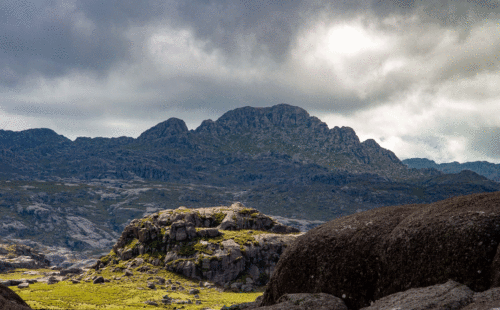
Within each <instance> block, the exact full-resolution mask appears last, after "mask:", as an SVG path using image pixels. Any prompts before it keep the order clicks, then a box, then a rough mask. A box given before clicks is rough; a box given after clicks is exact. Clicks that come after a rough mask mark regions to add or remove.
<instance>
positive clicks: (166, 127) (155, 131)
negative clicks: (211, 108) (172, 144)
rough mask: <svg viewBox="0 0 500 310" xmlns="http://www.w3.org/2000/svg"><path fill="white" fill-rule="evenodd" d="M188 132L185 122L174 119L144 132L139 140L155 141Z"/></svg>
mask: <svg viewBox="0 0 500 310" xmlns="http://www.w3.org/2000/svg"><path fill="white" fill-rule="evenodd" d="M188 131H189V130H188V128H187V126H186V123H185V122H184V121H183V120H181V119H178V118H175V117H172V118H169V119H168V120H166V121H164V122H161V123H159V124H158V125H156V126H154V127H152V128H150V129H148V130H146V131H145V132H143V133H142V134H141V135H140V136H139V138H138V140H143V141H144V140H155V139H159V138H164V137H170V136H176V135H180V134H184V133H187V132H188Z"/></svg>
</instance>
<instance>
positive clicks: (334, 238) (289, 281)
mask: <svg viewBox="0 0 500 310" xmlns="http://www.w3.org/2000/svg"><path fill="white" fill-rule="evenodd" d="M499 242H500V192H494V193H486V194H473V195H468V196H460V197H454V198H450V199H446V200H443V201H438V202H435V203H430V204H413V205H402V206H391V207H383V208H377V209H373V210H369V211H365V212H361V213H357V214H354V215H350V216H346V217H342V218H338V219H335V220H333V221H330V222H328V223H325V224H323V225H321V226H319V227H316V228H313V229H312V230H310V231H308V232H307V233H305V234H304V235H302V236H299V237H297V239H296V240H295V242H294V243H292V245H291V246H289V247H288V248H287V249H286V250H285V252H284V253H283V254H282V255H281V257H280V260H279V262H278V264H277V265H276V268H275V270H274V273H273V274H272V277H271V279H270V281H269V283H268V287H267V289H266V291H265V293H264V296H263V298H262V301H261V302H260V303H259V306H261V307H262V309H285V308H286V305H285V308H280V307H279V305H280V304H282V303H283V302H285V303H286V302H290V301H287V300H292V299H293V298H292V299H290V298H291V297H290V296H292V295H294V294H298V293H301V294H306V295H307V296H309V298H312V297H311V296H314V295H316V294H319V293H323V294H328V295H330V297H331V298H337V299H338V300H335V301H334V302H335V303H336V302H337V301H339V300H340V301H342V302H343V303H344V304H345V306H347V308H348V309H356V310H357V309H361V308H363V309H366V310H375V309H377V310H381V309H495V308H494V306H496V307H498V308H500V292H499V288H498V287H500V251H499ZM440 290H441V291H442V293H436V292H439V291H440ZM307 293H309V294H307ZM443 296H452V297H453V298H452V301H450V302H449V303H448V304H446V303H445V304H440V303H439V302H441V301H442V300H441V299H442V298H444V297H443ZM320 297H321V298H323V299H322V300H326V299H325V296H320ZM287 298H288V299H287ZM304 298H305V297H304ZM304 298H302V299H301V300H304ZM318 298H319V297H318ZM440 300H441V301H440ZM325 302H326V301H325ZM295 305H298V303H295ZM418 305H420V306H418ZM425 305H426V306H425ZM443 305H444V306H443ZM424 306H425V307H424ZM306 308H307V307H306ZM306 308H304V307H303V308H300V309H306ZM258 309H260V308H258ZM289 309H292V308H289ZM294 309H295V308H294ZM297 309H299V308H297ZM318 309H319V308H318ZM325 309H326V308H325ZM331 309H334V308H331ZM338 309H344V308H342V307H340V308H338Z"/></svg>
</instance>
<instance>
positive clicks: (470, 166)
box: [402, 158, 500, 182]
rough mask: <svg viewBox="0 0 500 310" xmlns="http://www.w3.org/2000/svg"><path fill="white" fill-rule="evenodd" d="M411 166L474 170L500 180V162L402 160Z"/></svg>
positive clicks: (489, 177)
mask: <svg viewBox="0 0 500 310" xmlns="http://www.w3.org/2000/svg"><path fill="white" fill-rule="evenodd" d="M402 163H403V164H405V165H407V166H408V167H409V168H416V169H422V168H433V169H436V170H439V171H442V172H444V173H459V172H460V171H463V170H470V171H474V172H475V173H477V174H480V175H482V176H484V177H486V178H488V179H490V180H493V181H497V182H500V164H493V163H489V162H487V161H474V162H466V163H463V164H461V163H459V162H457V161H454V162H451V163H442V164H436V162H435V161H433V160H430V159H427V158H408V159H404V160H403V161H402Z"/></svg>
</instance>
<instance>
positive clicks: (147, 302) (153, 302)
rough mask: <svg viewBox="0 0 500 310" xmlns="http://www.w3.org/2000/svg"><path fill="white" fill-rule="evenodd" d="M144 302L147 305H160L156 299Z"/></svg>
mask: <svg viewBox="0 0 500 310" xmlns="http://www.w3.org/2000/svg"><path fill="white" fill-rule="evenodd" d="M144 303H145V304H146V305H150V306H155V307H157V306H158V303H157V302H156V301H154V300H146V301H145V302H144Z"/></svg>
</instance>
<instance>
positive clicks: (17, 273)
mask: <svg viewBox="0 0 500 310" xmlns="http://www.w3.org/2000/svg"><path fill="white" fill-rule="evenodd" d="M27 271H36V272H38V273H40V274H38V275H30V274H24V273H25V272H27ZM49 272H54V270H50V269H14V270H11V271H9V272H6V273H0V279H2V280H19V279H35V278H40V277H42V276H43V274H44V273H49Z"/></svg>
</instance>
